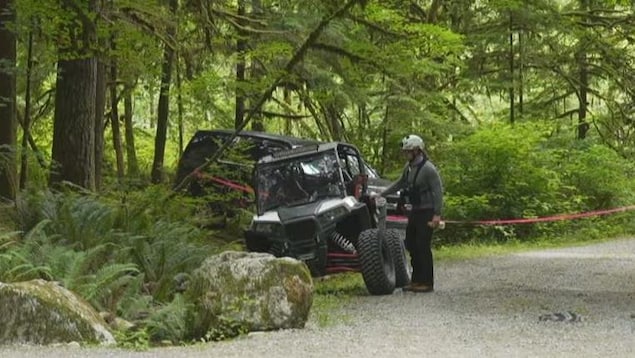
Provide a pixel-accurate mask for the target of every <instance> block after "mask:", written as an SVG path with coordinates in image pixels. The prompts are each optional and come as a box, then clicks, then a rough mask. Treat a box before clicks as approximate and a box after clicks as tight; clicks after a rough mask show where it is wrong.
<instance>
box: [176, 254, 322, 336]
mask: <svg viewBox="0 0 635 358" xmlns="http://www.w3.org/2000/svg"><path fill="white" fill-rule="evenodd" d="M185 296H186V297H187V299H188V301H189V302H190V303H192V305H191V306H190V307H191V308H190V312H189V315H188V317H189V320H188V323H189V330H190V332H191V334H192V336H193V337H195V338H200V337H203V336H204V335H205V334H206V333H207V332H209V331H210V329H215V328H217V327H218V326H219V325H222V324H226V323H227V322H231V324H233V325H235V326H240V327H244V328H245V329H247V330H249V331H263V330H275V329H281V328H302V327H304V325H305V323H306V320H307V318H308V315H309V311H310V309H311V305H312V303H313V281H312V278H311V274H310V272H309V270H308V268H307V266H306V265H305V264H304V263H303V262H301V261H298V260H295V259H292V258H288V257H284V258H276V257H274V256H273V255H270V254H265V253H249V252H238V251H227V252H224V253H221V254H219V255H216V256H212V257H210V258H208V259H207V260H205V262H203V264H202V265H201V267H200V268H198V269H197V270H195V271H194V272H193V273H192V276H191V278H190V282H189V283H188V289H187V291H186V292H185Z"/></svg>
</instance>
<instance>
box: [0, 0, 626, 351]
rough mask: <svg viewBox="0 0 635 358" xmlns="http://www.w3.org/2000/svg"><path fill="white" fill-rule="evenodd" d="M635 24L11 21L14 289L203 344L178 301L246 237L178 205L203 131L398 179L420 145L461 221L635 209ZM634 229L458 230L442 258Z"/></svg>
mask: <svg viewBox="0 0 635 358" xmlns="http://www.w3.org/2000/svg"><path fill="white" fill-rule="evenodd" d="M634 6H635V5H633V3H632V2H631V1H626V0H534V1H528V0H477V1H462V0H413V1H391V0H388V1H376V0H346V1H335V0H320V1H298V0H280V1H269V0H235V1H212V0H0V197H1V198H2V208H3V209H2V214H1V215H0V281H6V282H12V281H18V280H26V279H30V278H36V277H38V278H45V279H49V280H58V281H62V282H64V284H65V286H67V287H69V288H72V289H73V290H74V291H76V292H78V293H79V294H81V295H82V296H84V297H86V298H87V300H89V301H90V302H91V303H92V304H93V305H94V306H95V307H98V308H99V309H100V310H103V311H110V312H113V313H116V314H117V315H119V316H122V317H125V318H127V319H130V320H135V319H138V320H143V321H144V322H145V323H144V324H145V325H146V327H147V331H145V332H147V334H148V336H149V337H150V338H151V339H153V340H165V339H169V340H172V341H175V342H176V341H180V340H181V339H183V337H182V336H181V335H180V334H181V332H180V331H179V329H180V327H181V326H180V323H179V322H178V320H176V319H174V317H176V316H177V315H176V314H175V312H178V308H179V307H178V305H179V302H178V299H175V296H174V292H172V291H171V288H170V287H171V285H170V282H171V279H172V278H173V276H174V275H175V274H177V273H179V272H187V271H188V270H190V269H191V268H192V267H195V266H196V265H197V264H199V263H200V262H201V260H202V259H203V258H204V257H205V256H206V255H209V254H210V253H214V252H218V251H221V250H224V249H225V248H226V247H227V246H226V245H234V246H235V245H236V243H237V242H239V241H240V227H241V225H244V222H243V221H241V220H243V219H244V218H243V217H242V216H238V217H236V218H234V219H233V220H234V221H235V222H234V221H232V222H231V223H230V225H229V226H228V227H226V229H225V230H223V231H218V230H211V229H209V228H208V227H207V226H206V225H205V224H203V223H204V222H206V221H207V220H208V219H209V217H208V216H209V213H208V212H206V210H205V205H204V204H202V203H201V202H200V201H199V200H198V199H196V198H191V197H188V196H187V195H181V193H174V192H173V191H172V190H171V188H172V186H173V184H174V183H173V182H174V176H175V168H176V165H177V162H178V159H179V157H180V155H181V153H182V152H183V150H184V147H185V145H186V144H187V142H188V140H189V138H190V137H191V136H192V134H193V133H194V132H195V131H196V130H197V129H212V128H234V129H236V130H245V129H249V130H257V131H266V132H272V133H280V134H288V135H293V136H300V137H305V138H313V139H319V140H338V141H345V142H350V143H353V144H355V145H356V146H357V147H358V148H359V149H360V151H361V152H362V153H363V154H364V156H365V157H366V158H367V159H368V161H369V162H370V163H371V164H372V165H373V166H374V167H375V168H377V169H378V170H379V172H380V173H381V174H382V175H383V176H386V177H388V178H393V179H394V178H395V176H396V175H398V173H399V170H400V168H401V167H402V166H403V157H401V156H400V155H399V146H398V142H399V139H400V138H401V137H403V136H404V135H406V134H409V133H416V134H419V135H420V136H422V137H423V138H424V140H425V142H426V147H427V150H428V152H429V154H430V156H431V158H432V160H433V161H434V162H435V164H436V165H437V166H438V167H439V168H440V171H441V175H442V177H443V180H444V187H445V193H446V204H445V208H444V216H445V217H446V218H448V219H452V220H464V221H469V220H479V219H496V218H527V217H542V216H549V215H558V214H562V213H575V212H588V211H593V210H600V209H613V208H620V207H623V206H627V205H632V204H635V166H634V165H633V159H634V158H635V123H634V122H633V117H634V116H635V38H634V37H633V34H635V16H634V9H635V8H634ZM214 200H218V201H221V202H222V201H223V200H224V199H223V198H215V199H214ZM183 208H187V210H183ZM245 215H246V216H248V210H247V211H246V213H245ZM631 222H632V215H630V214H629V212H624V213H620V214H617V215H612V216H607V217H592V218H588V219H584V220H573V221H558V222H547V223H540V224H535V225H517V226H514V225H511V226H470V225H454V226H450V225H448V228H447V229H446V230H444V231H443V232H441V233H439V235H438V237H437V238H435V240H438V244H443V245H445V244H457V243H469V242H479V241H486V240H494V241H508V240H530V239H536V238H544V237H548V238H551V239H557V238H560V237H563V236H565V235H568V234H572V233H576V234H577V235H583V236H588V237H594V236H602V235H618V234H624V233H629V232H632V231H635V227H634V226H633V224H632V223H631ZM148 311H150V312H152V313H151V314H150V315H149V316H148V315H147V314H146V315H142V314H141V312H148ZM142 316H143V318H139V317H142ZM166 327H167V328H166Z"/></svg>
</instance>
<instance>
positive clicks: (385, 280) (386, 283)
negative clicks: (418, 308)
mask: <svg viewBox="0 0 635 358" xmlns="http://www.w3.org/2000/svg"><path fill="white" fill-rule="evenodd" d="M378 233H379V231H378V230H377V229H368V230H364V231H362V232H361V233H360V234H359V239H358V243H357V244H358V248H357V251H358V253H359V261H360V266H361V271H362V277H363V278H364V283H365V284H366V288H367V289H368V292H369V293H370V294H372V295H389V294H391V293H393V291H394V290H395V265H394V262H393V258H392V252H391V249H390V246H389V245H388V241H387V240H386V239H385V238H384V239H381V238H380V237H379V236H378Z"/></svg>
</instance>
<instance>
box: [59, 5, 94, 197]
mask: <svg viewBox="0 0 635 358" xmlns="http://www.w3.org/2000/svg"><path fill="white" fill-rule="evenodd" d="M64 4H68V5H70V6H65V10H66V11H67V12H68V13H69V14H72V17H73V18H74V19H75V20H76V21H72V22H69V23H67V24H66V25H65V27H64V28H63V30H65V31H66V33H67V35H68V38H69V39H70V40H71V41H70V45H69V47H65V48H60V49H59V56H60V59H59V60H58V63H57V82H56V92H55V114H54V124H53V150H52V159H53V162H54V163H55V164H56V166H55V167H54V168H52V171H51V174H50V183H51V185H55V184H57V183H60V182H62V181H69V182H71V183H74V184H76V185H79V186H81V187H84V188H86V189H89V190H94V189H95V118H96V115H95V112H96V100H95V98H96V95H97V60H96V58H95V54H94V53H93V48H94V46H95V36H96V31H95V24H94V23H93V22H92V20H90V19H91V16H90V15H89V14H88V12H87V11H86V10H85V9H81V8H79V6H78V5H77V3H74V2H72V1H64ZM76 6H77V7H76ZM96 9H97V1H96V0H91V1H90V3H89V9H88V10H89V11H94V10H96ZM78 24H79V25H80V26H81V28H80V29H77V28H76V27H77V26H78ZM71 28H72V29H71Z"/></svg>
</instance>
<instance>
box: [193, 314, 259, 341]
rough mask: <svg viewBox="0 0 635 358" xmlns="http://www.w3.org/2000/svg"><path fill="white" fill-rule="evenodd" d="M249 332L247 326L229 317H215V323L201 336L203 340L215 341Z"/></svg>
mask: <svg viewBox="0 0 635 358" xmlns="http://www.w3.org/2000/svg"><path fill="white" fill-rule="evenodd" d="M247 333H249V327H247V326H245V325H244V324H243V323H241V322H239V321H236V320H235V319H232V318H231V317H225V316H220V317H217V324H215V325H214V327H212V328H210V330H209V331H207V333H206V334H205V336H204V337H203V340H204V341H205V342H217V341H223V340H227V339H231V338H235V337H238V336H241V335H243V334H247Z"/></svg>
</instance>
